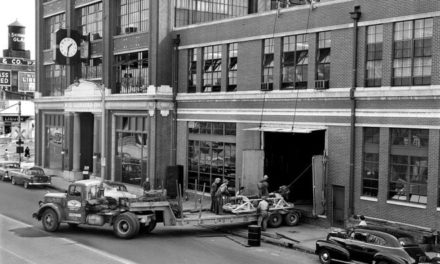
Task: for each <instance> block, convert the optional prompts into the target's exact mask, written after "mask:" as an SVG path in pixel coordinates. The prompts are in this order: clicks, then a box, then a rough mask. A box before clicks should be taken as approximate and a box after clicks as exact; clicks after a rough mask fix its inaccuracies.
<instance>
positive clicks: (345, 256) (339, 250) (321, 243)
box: [315, 240, 350, 260]
mask: <svg viewBox="0 0 440 264" xmlns="http://www.w3.org/2000/svg"><path fill="white" fill-rule="evenodd" d="M323 248H325V249H327V250H328V251H330V254H331V255H333V256H337V257H338V259H340V260H349V259H350V252H349V251H348V250H347V249H345V248H344V247H342V246H341V245H339V244H336V243H334V242H332V241H328V240H318V241H316V252H315V253H316V254H318V253H319V250H320V249H323Z"/></svg>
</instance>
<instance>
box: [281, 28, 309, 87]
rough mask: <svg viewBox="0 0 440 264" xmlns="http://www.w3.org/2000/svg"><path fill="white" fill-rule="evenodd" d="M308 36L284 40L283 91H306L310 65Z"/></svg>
mask: <svg viewBox="0 0 440 264" xmlns="http://www.w3.org/2000/svg"><path fill="white" fill-rule="evenodd" d="M308 53H309V44H308V41H307V35H298V36H288V37H284V38H283V55H282V58H281V61H282V86H281V88H283V89H288V88H294V89H306V88H307V68H308V67H307V66H308V64H309V58H308Z"/></svg>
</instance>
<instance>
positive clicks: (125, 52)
mask: <svg viewBox="0 0 440 264" xmlns="http://www.w3.org/2000/svg"><path fill="white" fill-rule="evenodd" d="M141 51H148V48H141V49H133V50H124V51H118V52H113V55H122V54H128V53H134V52H141ZM101 56H102V55H101Z"/></svg>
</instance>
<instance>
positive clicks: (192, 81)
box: [188, 49, 197, 93]
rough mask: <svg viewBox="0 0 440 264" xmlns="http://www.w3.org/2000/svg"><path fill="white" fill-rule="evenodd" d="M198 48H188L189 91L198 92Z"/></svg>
mask: <svg viewBox="0 0 440 264" xmlns="http://www.w3.org/2000/svg"><path fill="white" fill-rule="evenodd" d="M196 51H197V49H189V50H188V93H195V92H197V52H196Z"/></svg>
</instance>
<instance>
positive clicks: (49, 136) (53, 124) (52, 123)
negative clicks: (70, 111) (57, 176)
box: [45, 115, 64, 170]
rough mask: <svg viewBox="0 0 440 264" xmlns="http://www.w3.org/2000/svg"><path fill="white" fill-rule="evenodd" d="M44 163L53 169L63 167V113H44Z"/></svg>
mask: <svg viewBox="0 0 440 264" xmlns="http://www.w3.org/2000/svg"><path fill="white" fill-rule="evenodd" d="M45 126H46V144H45V145H46V150H45V152H46V154H45V165H46V166H47V167H48V168H50V169H54V170H62V169H63V165H64V164H63V157H64V156H63V155H61V153H62V151H63V144H64V115H45Z"/></svg>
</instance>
